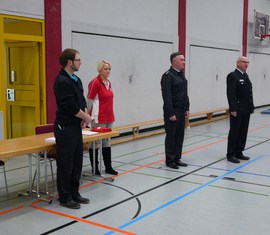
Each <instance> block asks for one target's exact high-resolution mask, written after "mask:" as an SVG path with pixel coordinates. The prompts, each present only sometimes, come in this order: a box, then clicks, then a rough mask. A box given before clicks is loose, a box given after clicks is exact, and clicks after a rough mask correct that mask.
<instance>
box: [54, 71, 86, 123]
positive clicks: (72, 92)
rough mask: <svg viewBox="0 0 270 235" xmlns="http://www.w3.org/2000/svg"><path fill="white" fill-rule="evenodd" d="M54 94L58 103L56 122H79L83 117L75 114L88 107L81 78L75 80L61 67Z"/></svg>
mask: <svg viewBox="0 0 270 235" xmlns="http://www.w3.org/2000/svg"><path fill="white" fill-rule="evenodd" d="M54 94H55V98H56V104H57V111H56V122H57V123H59V124H61V125H76V124H79V123H80V122H81V119H80V118H78V117H76V116H75V114H77V113H78V112H79V111H80V109H81V110H83V111H84V110H85V108H86V101H85V98H84V95H83V85H82V82H81V79H80V78H78V81H75V80H73V79H71V77H70V76H69V74H68V73H67V72H66V71H65V70H64V69H61V71H60V73H59V74H58V76H57V78H56V80H55V83H54Z"/></svg>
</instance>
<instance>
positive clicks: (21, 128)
mask: <svg viewBox="0 0 270 235" xmlns="http://www.w3.org/2000/svg"><path fill="white" fill-rule="evenodd" d="M6 55H7V73H8V74H7V77H8V79H7V116H8V117H7V119H8V120H9V121H10V124H9V126H8V138H15V137H20V136H25V135H32V134H34V126H35V125H36V124H37V123H39V122H40V84H39V81H40V79H39V74H40V68H39V65H40V62H39V48H38V43H36V42H12V43H6ZM8 94H10V96H9V95H8Z"/></svg>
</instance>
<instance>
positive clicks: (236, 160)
mask: <svg viewBox="0 0 270 235" xmlns="http://www.w3.org/2000/svg"><path fill="white" fill-rule="evenodd" d="M227 160H228V161H229V162H232V163H240V161H239V159H237V158H236V157H234V156H230V157H227Z"/></svg>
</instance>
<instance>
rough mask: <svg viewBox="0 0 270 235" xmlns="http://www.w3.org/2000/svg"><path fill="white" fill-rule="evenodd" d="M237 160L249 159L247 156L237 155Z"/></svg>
mask: <svg viewBox="0 0 270 235" xmlns="http://www.w3.org/2000/svg"><path fill="white" fill-rule="evenodd" d="M236 158H237V159H240V160H246V161H247V160H249V157H248V156H245V155H239V156H236Z"/></svg>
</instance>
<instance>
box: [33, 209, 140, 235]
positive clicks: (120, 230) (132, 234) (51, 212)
mask: <svg viewBox="0 0 270 235" xmlns="http://www.w3.org/2000/svg"><path fill="white" fill-rule="evenodd" d="M30 207H32V208H34V209H37V210H41V211H43V212H47V213H50V214H54V215H59V216H62V217H65V218H68V219H71V220H76V221H78V222H82V223H86V224H91V225H95V226H98V227H101V228H105V229H109V230H113V231H115V232H119V233H121V234H127V235H136V234H135V233H131V232H127V231H124V230H122V229H118V228H114V227H111V226H108V225H104V224H100V223H97V222H93V221H89V220H86V219H82V218H79V217H76V216H72V215H68V214H64V213H61V212H57V211H53V210H49V209H46V208H42V207H38V206H34V205H32V206H30Z"/></svg>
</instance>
